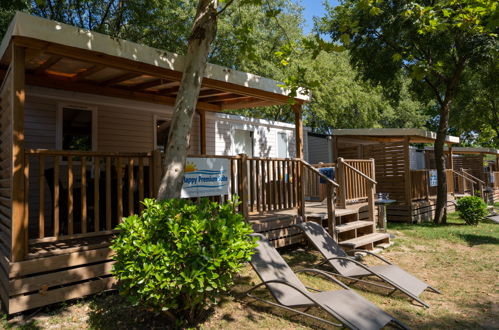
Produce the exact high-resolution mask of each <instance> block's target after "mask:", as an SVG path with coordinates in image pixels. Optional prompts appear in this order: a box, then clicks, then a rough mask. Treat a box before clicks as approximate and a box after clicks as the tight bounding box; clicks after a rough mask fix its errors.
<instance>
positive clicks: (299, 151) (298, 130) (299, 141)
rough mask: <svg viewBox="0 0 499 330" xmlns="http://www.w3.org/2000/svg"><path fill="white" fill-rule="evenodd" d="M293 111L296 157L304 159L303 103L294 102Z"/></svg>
mask: <svg viewBox="0 0 499 330" xmlns="http://www.w3.org/2000/svg"><path fill="white" fill-rule="evenodd" d="M293 111H294V113H295V135H296V138H295V141H296V158H300V159H303V120H302V113H301V104H298V103H296V104H294V105H293Z"/></svg>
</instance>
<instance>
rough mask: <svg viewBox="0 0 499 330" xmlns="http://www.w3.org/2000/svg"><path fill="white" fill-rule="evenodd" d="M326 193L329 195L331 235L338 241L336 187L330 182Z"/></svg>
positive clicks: (328, 206) (328, 212)
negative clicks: (335, 210)
mask: <svg viewBox="0 0 499 330" xmlns="http://www.w3.org/2000/svg"><path fill="white" fill-rule="evenodd" d="M326 193H327V223H328V228H329V234H330V235H331V237H332V238H333V239H334V240H335V241H338V237H337V235H336V219H335V214H334V187H333V185H332V184H330V183H329V182H327V183H326Z"/></svg>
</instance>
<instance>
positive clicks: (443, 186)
mask: <svg viewBox="0 0 499 330" xmlns="http://www.w3.org/2000/svg"><path fill="white" fill-rule="evenodd" d="M466 62H467V60H466V59H465V58H460V59H459V61H458V63H457V65H456V68H455V70H454V73H453V75H452V77H451V78H450V79H449V80H448V81H447V88H446V90H445V98H444V100H443V102H441V104H440V120H439V123H438V130H437V139H436V141H435V163H436V166H437V184H438V186H437V205H436V208H435V218H434V219H433V221H434V222H435V223H441V224H443V223H447V180H446V176H445V154H444V145H445V137H446V136H447V129H448V128H449V117H450V110H451V104H452V101H453V100H454V96H455V94H456V90H457V87H458V85H459V81H460V79H461V74H462V73H463V70H464V67H465V65H466ZM451 161H452V160H451Z"/></svg>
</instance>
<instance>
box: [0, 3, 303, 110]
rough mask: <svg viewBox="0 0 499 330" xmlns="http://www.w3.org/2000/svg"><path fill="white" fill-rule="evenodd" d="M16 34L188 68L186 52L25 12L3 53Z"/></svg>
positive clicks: (0, 50) (219, 73) (232, 77)
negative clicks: (162, 47) (170, 49)
mask: <svg viewBox="0 0 499 330" xmlns="http://www.w3.org/2000/svg"><path fill="white" fill-rule="evenodd" d="M12 36H22V37H28V38H33V39H38V40H43V41H48V42H52V43H56V44H62V45H66V46H70V47H75V48H80V49H86V50H91V51H95V52H99V53H103V54H107V55H111V56H117V57H121V58H125V59H129V60H133V61H137V62H142V63H145V64H149V65H154V66H157V67H161V68H165V69H169V70H174V71H179V72H182V71H183V69H184V56H182V55H178V54H174V53H171V52H167V51H164V50H161V49H157V48H153V47H149V46H145V45H141V44H137V43H135V42H131V41H127V40H123V39H118V38H113V37H110V36H108V35H105V34H101V33H98V32H93V31H89V30H85V29H80V28H78V27H76V26H72V25H68V24H64V23H59V22H56V21H52V20H48V19H45V18H41V17H37V16H32V15H29V14H26V13H23V12H16V14H15V16H14V18H13V20H12V21H11V23H10V25H9V28H8V29H7V32H6V33H5V35H4V37H3V39H2V43H1V45H0V57H3V55H4V54H5V51H6V50H7V47H8V46H9V42H10V39H11V37H12ZM205 77H206V78H210V79H214V80H218V81H223V82H227V83H232V84H236V85H240V86H244V87H248V88H254V89H259V90H262V91H266V92H270V93H274V94H279V95H283V96H288V95H289V94H290V91H289V90H287V89H284V88H282V87H279V86H278V85H280V84H282V83H280V82H278V81H275V80H272V79H269V78H264V77H260V76H257V75H254V74H251V73H246V72H242V71H237V70H234V69H230V68H225V67H222V66H219V65H215V64H208V65H207V67H206V72H205ZM295 99H298V100H302V101H309V100H310V95H306V94H304V89H303V88H300V89H299V90H298V95H297V96H296V97H295Z"/></svg>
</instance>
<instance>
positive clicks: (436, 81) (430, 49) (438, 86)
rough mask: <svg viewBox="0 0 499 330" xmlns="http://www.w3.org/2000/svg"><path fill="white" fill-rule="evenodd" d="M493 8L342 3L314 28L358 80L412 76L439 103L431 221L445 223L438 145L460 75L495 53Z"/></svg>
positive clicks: (452, 2)
mask: <svg viewBox="0 0 499 330" xmlns="http://www.w3.org/2000/svg"><path fill="white" fill-rule="evenodd" d="M498 19H499V15H498V5H497V2H496V1H491V0H460V1H458V0H431V1H430V0H417V1H409V0H400V1H399V0H397V1H395V0H393V1H384V0H346V1H343V2H342V4H341V5H340V6H338V7H335V8H333V7H328V15H326V16H325V17H324V18H323V19H322V20H321V23H322V26H321V29H322V31H323V32H326V33H329V34H330V35H331V36H332V38H333V40H338V41H340V40H341V42H342V43H343V44H344V45H345V46H346V47H347V48H348V49H350V52H351V56H352V62H353V63H354V64H355V65H356V66H357V67H358V68H359V69H360V70H361V72H362V74H363V75H364V77H366V78H368V79H371V80H373V81H379V82H381V83H383V84H384V85H385V86H386V85H392V86H393V85H394V83H395V82H396V81H395V79H394V78H395V77H397V76H398V75H399V74H400V73H401V72H403V73H408V74H410V75H411V76H412V77H413V82H414V85H415V86H414V89H415V90H416V91H418V92H419V94H420V96H421V97H422V98H423V99H427V100H428V99H430V98H431V99H433V100H435V102H436V103H437V104H438V129H437V139H436V142H435V157H436V165H437V175H438V189H437V205H436V212H435V219H434V221H435V222H436V223H444V222H446V214H445V207H446V204H447V186H446V182H445V173H444V169H445V161H444V144H445V137H446V135H447V132H448V125H449V116H450V113H451V108H452V105H453V102H454V100H455V98H456V95H458V92H459V86H460V84H461V80H462V75H463V72H464V71H465V70H466V69H469V70H472V69H473V68H474V67H476V66H477V65H478V64H479V63H480V61H482V60H484V59H485V58H487V57H490V56H491V55H492V54H493V49H494V47H497V39H496V38H497V34H496V32H497V23H498Z"/></svg>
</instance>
